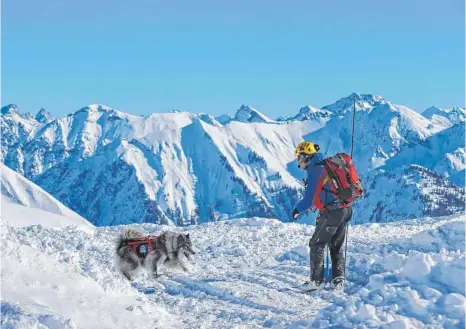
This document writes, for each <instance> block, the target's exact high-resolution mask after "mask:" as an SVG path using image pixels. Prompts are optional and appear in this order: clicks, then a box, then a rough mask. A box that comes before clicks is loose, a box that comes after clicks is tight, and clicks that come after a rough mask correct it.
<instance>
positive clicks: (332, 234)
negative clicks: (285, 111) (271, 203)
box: [292, 142, 352, 291]
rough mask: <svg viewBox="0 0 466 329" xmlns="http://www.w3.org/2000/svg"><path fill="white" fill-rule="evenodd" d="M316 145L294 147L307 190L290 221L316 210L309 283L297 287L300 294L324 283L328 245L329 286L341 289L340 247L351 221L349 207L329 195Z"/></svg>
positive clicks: (325, 175) (329, 188)
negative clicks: (311, 209) (348, 223)
mask: <svg viewBox="0 0 466 329" xmlns="http://www.w3.org/2000/svg"><path fill="white" fill-rule="evenodd" d="M318 151H319V145H317V144H314V143H311V142H302V143H300V144H299V145H298V146H297V147H296V156H297V158H298V166H299V167H300V168H301V169H303V170H306V171H307V186H306V190H305V193H304V197H303V199H302V200H301V201H300V202H299V203H298V204H297V205H296V208H295V209H294V210H293V213H292V218H293V220H297V219H298V217H299V215H300V214H301V213H302V212H304V211H306V210H308V209H309V208H310V207H312V206H313V205H314V206H315V207H317V208H319V214H318V216H317V220H316V229H315V231H314V234H313V235H312V238H311V239H310V240H309V247H310V248H311V250H310V262H311V279H310V281H308V282H306V283H304V284H303V285H302V286H301V289H302V290H303V291H313V290H317V289H318V288H319V286H320V284H321V283H322V282H323V281H324V272H323V262H324V250H325V246H326V245H327V244H328V245H329V248H330V256H331V259H332V276H333V280H332V284H333V286H334V287H335V288H336V289H343V283H344V275H345V273H344V271H345V258H344V255H343V250H342V247H343V244H344V242H345V237H346V228H347V222H348V221H349V220H350V219H351V215H352V205H351V203H350V204H343V203H340V202H339V200H338V199H337V197H336V196H334V194H333V193H331V192H330V191H331V186H330V180H329V174H328V172H327V169H326V168H325V166H324V165H323V163H322V161H324V156H323V155H322V153H319V152H318Z"/></svg>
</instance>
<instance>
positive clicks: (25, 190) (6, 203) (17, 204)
mask: <svg viewBox="0 0 466 329" xmlns="http://www.w3.org/2000/svg"><path fill="white" fill-rule="evenodd" d="M0 173H1V217H2V218H3V219H4V220H5V221H7V222H8V223H9V225H12V226H15V227H22V226H26V225H33V224H41V225H46V226H49V227H52V226H61V225H77V226H80V227H83V228H88V229H90V228H93V225H92V224H91V223H89V222H88V221H87V220H85V219H84V218H82V217H81V216H79V215H78V214H77V213H75V212H74V211H72V210H70V209H68V208H67V207H65V206H64V205H63V204H61V203H60V202H59V201H57V200H56V199H55V198H54V197H53V196H51V195H50V194H49V193H47V192H45V191H44V190H42V189H41V188H40V187H39V186H37V185H36V184H34V183H32V182H30V181H28V180H27V179H26V178H24V177H23V176H21V175H20V174H18V173H17V172H15V171H13V170H11V169H10V168H8V167H7V166H5V165H4V164H3V163H2V164H0Z"/></svg>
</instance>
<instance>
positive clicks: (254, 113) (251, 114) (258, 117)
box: [233, 105, 274, 123]
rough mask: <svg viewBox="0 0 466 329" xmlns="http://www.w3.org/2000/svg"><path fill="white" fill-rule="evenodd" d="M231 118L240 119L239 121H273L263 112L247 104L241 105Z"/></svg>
mask: <svg viewBox="0 0 466 329" xmlns="http://www.w3.org/2000/svg"><path fill="white" fill-rule="evenodd" d="M233 120H235V121H240V122H261V123H264V122H266V123H272V122H274V121H273V120H272V119H270V118H269V117H267V116H266V115H264V114H263V113H261V112H259V111H258V110H256V109H255V108H252V107H250V106H247V105H242V106H241V107H240V109H239V110H238V111H237V112H236V114H235V117H234V118H233Z"/></svg>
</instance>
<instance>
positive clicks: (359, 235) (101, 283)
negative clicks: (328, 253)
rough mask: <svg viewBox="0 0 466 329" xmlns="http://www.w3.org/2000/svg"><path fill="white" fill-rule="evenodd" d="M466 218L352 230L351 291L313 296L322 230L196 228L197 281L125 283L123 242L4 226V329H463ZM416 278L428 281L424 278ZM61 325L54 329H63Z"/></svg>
mask: <svg viewBox="0 0 466 329" xmlns="http://www.w3.org/2000/svg"><path fill="white" fill-rule="evenodd" d="M464 225H465V218H464V217H457V216H456V217H455V216H452V217H447V218H445V217H444V218H436V219H431V218H422V219H417V220H409V221H402V222H395V223H388V224H364V225H357V226H350V234H349V239H348V262H347V264H348V265H347V274H348V275H347V278H348V282H347V284H346V287H345V290H344V291H343V292H336V291H332V290H324V289H323V290H320V291H318V292H316V293H314V294H302V293H298V292H296V291H295V290H294V289H291V288H293V287H294V286H296V285H297V284H299V283H301V282H302V281H304V280H306V279H307V278H308V275H309V263H308V255H307V244H308V241H309V238H310V237H311V236H312V233H313V231H314V229H315V228H314V226H312V225H299V224H294V223H293V224H285V223H282V222H280V221H278V220H270V219H263V218H249V219H240V220H237V221H223V222H215V223H205V224H201V225H197V226H191V227H189V228H185V229H181V228H177V227H167V226H162V225H154V224H142V225H140V226H139V227H140V228H141V230H143V231H145V232H146V233H147V234H159V233H160V232H162V231H164V230H168V229H170V230H176V231H178V232H189V233H190V236H191V239H192V241H193V244H194V248H195V249H196V250H197V252H198V253H197V255H198V257H197V263H196V264H195V265H194V266H192V267H191V272H189V273H184V272H181V273H180V272H172V271H171V270H170V269H165V268H163V267H162V269H161V274H162V276H161V277H160V278H159V279H158V280H156V281H154V280H153V279H152V278H151V277H150V276H149V275H148V274H147V272H145V271H143V272H141V274H140V276H138V277H137V278H136V279H135V281H134V282H131V283H129V282H128V281H127V280H126V279H124V277H123V276H122V275H120V274H118V273H117V272H116V269H115V264H114V239H115V237H116V236H117V235H118V234H119V232H120V231H121V230H122V229H123V228H124V226H123V227H122V226H120V227H115V226H114V227H101V228H97V229H96V233H95V234H91V233H88V232H84V231H80V230H77V229H75V228H71V229H69V228H48V227H44V226H40V225H39V226H30V227H24V228H14V227H11V226H9V225H7V224H4V225H2V226H1V231H0V233H1V238H2V241H3V242H4V248H3V249H2V262H3V264H4V265H3V268H2V278H1V280H2V288H3V291H2V310H1V311H2V325H5V326H9V327H12V328H27V327H28V326H29V327H34V326H35V327H41V326H43V327H47V326H49V327H51V328H55V327H57V328H115V329H117V328H136V327H138V328H154V327H156V328H180V327H183V328H232V327H236V328H263V327H267V328H293V329H296V328H327V327H335V328H413V327H414V328H425V327H432V328H461V327H463V326H464V324H465V323H464V305H465V297H464V295H465V288H464V282H463V279H464V275H465V268H464V260H465V250H464ZM416 271H417V275H416ZM54 326H55V327H54Z"/></svg>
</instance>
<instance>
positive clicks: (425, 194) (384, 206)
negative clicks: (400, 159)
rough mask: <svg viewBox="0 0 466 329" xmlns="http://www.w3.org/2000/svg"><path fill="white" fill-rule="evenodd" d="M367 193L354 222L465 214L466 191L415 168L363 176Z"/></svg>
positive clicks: (388, 170) (373, 172) (410, 167)
mask: <svg viewBox="0 0 466 329" xmlns="http://www.w3.org/2000/svg"><path fill="white" fill-rule="evenodd" d="M363 184H364V188H365V189H366V193H365V194H364V195H363V197H362V198H361V200H359V201H358V202H357V203H356V205H355V222H357V223H365V222H376V223H378V222H387V221H397V220H405V219H407V218H419V217H427V216H429V217H435V216H443V215H449V214H455V213H461V212H464V204H465V202H466V198H465V189H464V188H461V187H458V186H456V185H455V184H453V183H452V182H450V181H449V180H448V179H445V177H442V176H441V175H439V174H438V173H436V172H434V171H431V170H429V169H427V168H424V167H421V166H418V165H409V166H400V167H395V168H390V169H380V170H376V171H372V172H371V173H369V174H367V175H365V177H364V180H363Z"/></svg>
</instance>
